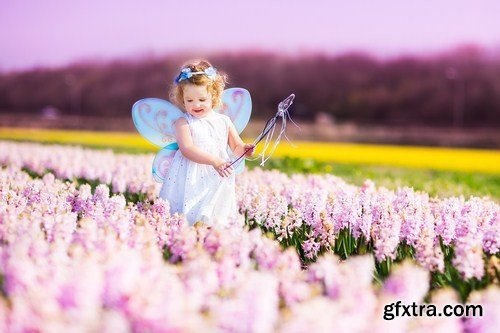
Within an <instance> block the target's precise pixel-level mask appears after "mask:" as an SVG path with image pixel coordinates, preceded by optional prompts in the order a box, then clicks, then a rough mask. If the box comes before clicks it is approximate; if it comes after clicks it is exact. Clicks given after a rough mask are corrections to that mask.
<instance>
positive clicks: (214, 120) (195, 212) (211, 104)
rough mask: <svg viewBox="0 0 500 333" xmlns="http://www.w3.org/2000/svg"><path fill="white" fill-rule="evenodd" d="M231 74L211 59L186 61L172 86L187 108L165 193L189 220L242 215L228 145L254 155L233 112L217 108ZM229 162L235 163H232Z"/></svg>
mask: <svg viewBox="0 0 500 333" xmlns="http://www.w3.org/2000/svg"><path fill="white" fill-rule="evenodd" d="M225 83H226V77H225V75H222V74H220V73H218V72H217V71H216V69H215V68H214V67H212V65H211V64H210V63H209V62H208V61H204V60H201V61H194V62H191V63H187V64H185V65H184V66H182V69H181V72H180V74H179V75H178V76H177V78H176V79H175V83H174V85H173V87H172V89H171V90H170V99H171V101H172V102H173V103H175V104H177V105H178V106H179V107H180V108H181V110H183V111H184V116H183V117H181V118H179V119H178V120H177V121H176V122H175V137H176V140H177V144H178V145H179V150H178V151H177V152H176V153H175V156H174V158H173V160H172V163H171V165H170V168H169V170H168V173H167V176H166V180H165V182H164V183H163V187H162V189H161V191H160V198H162V199H165V200H168V201H169V203H170V211H171V213H172V214H173V213H175V212H177V213H180V214H184V215H185V217H186V219H187V221H188V223H189V224H190V225H193V224H194V223H196V222H197V221H201V222H203V223H205V224H207V225H209V226H225V225H227V224H228V222H229V221H230V220H233V219H235V218H236V214H237V209H236V195H235V175H234V170H233V168H232V166H229V164H230V159H229V155H228V153H227V146H228V144H229V147H230V148H231V150H232V152H233V154H234V155H236V156H240V155H242V154H243V153H244V152H245V151H246V150H248V152H247V153H246V154H245V156H252V154H253V152H254V148H255V147H254V145H251V144H245V143H244V142H243V141H242V140H241V138H240V136H239V135H238V132H237V131H236V128H235V127H234V125H233V123H232V122H231V120H230V118H229V117H228V116H226V115H223V114H220V113H217V112H215V111H214V110H213V109H214V108H216V107H217V106H219V105H221V104H222V100H221V96H222V92H223V90H224V86H225ZM228 166H229V167H228Z"/></svg>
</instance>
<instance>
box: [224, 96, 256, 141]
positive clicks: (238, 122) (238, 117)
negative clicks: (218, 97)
mask: <svg viewBox="0 0 500 333" xmlns="http://www.w3.org/2000/svg"><path fill="white" fill-rule="evenodd" d="M217 111H218V112H219V113H222V114H225V115H227V116H228V117H229V118H231V121H232V122H233V124H234V127H236V130H237V131H238V133H241V132H243V130H244V129H245V127H246V126H247V124H248V121H249V120H250V114H251V113H252V98H251V97H250V93H249V92H248V90H246V89H243V88H230V89H226V90H224V92H223V93H222V107H221V108H219V109H218V110H217Z"/></svg>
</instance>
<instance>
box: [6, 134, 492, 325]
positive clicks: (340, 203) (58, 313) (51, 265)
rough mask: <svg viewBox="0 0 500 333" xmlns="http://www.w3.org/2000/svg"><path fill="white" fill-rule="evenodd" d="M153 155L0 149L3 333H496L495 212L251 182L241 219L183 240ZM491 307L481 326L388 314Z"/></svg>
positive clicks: (254, 177) (355, 189) (298, 181)
mask: <svg viewBox="0 0 500 333" xmlns="http://www.w3.org/2000/svg"><path fill="white" fill-rule="evenodd" d="M152 158H153V155H152V154H142V155H128V154H116V153H113V152H112V151H110V150H106V151H95V150H90V149H83V148H79V147H68V146H44V145H40V144H27V143H13V142H6V141H0V165H1V166H2V168H1V169H0V244H1V245H0V287H1V288H0V331H1V332H4V331H6V332H7V331H12V332H24V331H42V332H53V331H55V332H58V331H70V330H71V331H72V332H80V331H81V332H89V331H99V332H128V331H136V332H144V331H148V332H221V331H222V332H308V331H310V332H332V331H340V332H344V331H348V332H366V331H368V330H370V331H386V330H387V329H389V330H390V331H394V332H406V331H418V332H427V331H433V332H434V331H442V332H462V331H470V332H493V331H494V330H496V328H497V327H498V325H500V322H499V320H500V319H499V316H498V315H497V314H498V313H500V287H499V278H500V259H499V244H500V218H499V213H500V208H499V205H498V204H497V203H496V202H495V201H494V200H493V199H490V198H488V197H482V198H480V197H469V198H464V197H461V196H458V197H443V198H439V197H431V196H429V194H428V193H425V192H419V191H415V190H414V189H412V188H409V187H401V188H398V189H397V190H389V189H387V188H384V187H377V186H375V184H374V183H373V182H371V181H369V180H368V181H366V182H364V184H363V185H361V186H355V185H352V184H349V183H346V182H345V181H344V180H343V179H342V178H338V177H335V176H333V175H330V174H323V175H317V174H291V175H287V174H285V173H283V172H280V171H277V170H273V171H266V170H262V169H260V168H254V169H252V170H250V171H246V172H245V173H243V174H241V175H239V176H238V177H237V190H236V193H237V196H238V207H239V210H240V213H241V214H240V218H239V219H238V220H236V221H232V222H233V225H232V226H231V227H230V228H228V229H224V230H219V229H208V228H206V227H205V226H203V225H196V226H195V227H188V226H187V223H186V222H185V220H184V219H183V217H182V216H178V215H173V216H171V215H170V214H169V206H168V202H165V201H163V200H160V199H156V195H157V193H158V191H159V186H160V185H159V184H158V183H155V182H154V181H153V179H152V177H151V174H150V166H151V160H152ZM397 301H401V302H403V303H405V304H410V303H411V302H416V303H418V304H422V303H424V302H430V303H432V304H436V305H444V304H462V303H465V304H481V305H482V306H483V308H484V313H483V315H482V316H481V317H479V316H468V317H446V316H436V317H430V316H420V317H418V316H413V317H409V316H404V317H396V318H394V319H393V320H385V319H384V317H383V315H384V308H385V306H387V305H388V304H391V303H395V302H397Z"/></svg>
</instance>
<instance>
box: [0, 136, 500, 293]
mask: <svg viewBox="0 0 500 333" xmlns="http://www.w3.org/2000/svg"><path fill="white" fill-rule="evenodd" d="M0 151H1V153H0V163H1V164H3V165H16V166H18V167H22V168H27V169H29V170H32V171H35V172H37V173H39V174H43V173H44V172H46V171H47V170H51V171H52V172H53V173H54V174H55V175H56V177H58V178H63V179H72V178H83V179H86V180H87V181H97V182H99V183H106V184H110V186H111V188H112V191H113V192H115V193H125V194H126V195H129V196H130V194H143V195H144V196H145V197H146V198H148V199H149V200H154V198H155V197H156V195H157V193H158V189H159V185H158V184H157V183H154V182H153V179H152V177H151V174H150V165H151V159H152V158H153V156H152V155H120V154H113V153H112V152H111V151H104V152H103V151H94V150H89V149H82V148H78V147H65V146H42V145H38V144H19V143H8V142H0ZM236 193H237V198H238V205H239V209H240V212H241V213H242V214H244V216H245V218H246V222H247V224H249V225H250V226H258V227H260V228H261V229H262V230H264V231H266V232H267V231H270V232H272V233H273V234H274V235H275V237H276V238H277V239H278V240H279V241H280V242H281V243H282V244H284V245H285V246H294V247H295V248H296V249H297V252H298V253H299V255H300V257H301V259H302V261H303V262H306V263H307V262H311V261H314V260H316V258H317V257H318V256H320V255H321V254H323V253H332V252H333V253H336V254H338V255H340V256H341V257H342V258H347V257H348V256H349V255H352V254H362V253H373V254H374V255H375V258H376V260H377V271H378V273H379V274H380V275H382V276H383V275H387V274H388V272H389V270H390V268H389V267H390V265H391V263H392V261H394V260H396V261H400V260H402V259H404V258H406V257H411V258H415V259H416V260H417V262H418V263H419V264H420V265H421V266H423V267H425V268H426V269H427V270H429V271H431V272H434V274H433V283H435V284H436V283H437V284H441V285H443V284H444V285H446V284H454V285H457V284H459V283H462V281H471V282H470V283H468V284H466V285H465V286H464V288H465V289H464V288H462V289H463V290H462V291H461V296H462V298H465V297H466V296H467V293H468V291H470V289H471V284H479V285H480V286H484V285H487V284H490V283H492V282H494V281H495V279H497V275H498V271H499V263H498V258H497V257H496V256H495V255H496V254H498V253H499V244H500V220H499V211H500V209H499V206H498V204H496V203H495V202H494V201H493V200H491V199H489V198H477V197H471V198H469V199H467V200H466V199H465V198H463V197H450V198H430V197H429V195H428V194H427V193H423V192H416V191H414V190H413V189H412V188H407V187H404V188H400V189H398V190H397V191H391V190H388V189H385V188H383V187H379V188H377V187H376V186H375V184H374V183H373V182H371V181H369V180H368V181H366V182H365V184H364V185H363V186H361V187H358V186H353V185H350V184H346V183H345V182H344V181H343V180H342V179H340V178H338V177H335V176H332V175H303V174H296V175H293V176H287V175H286V174H284V173H282V172H279V171H264V170H262V169H259V168H256V169H254V170H252V171H248V172H245V173H243V174H241V175H239V176H238V177H237V191H236ZM381 263H382V265H381ZM455 273H456V274H455ZM472 280H480V281H479V283H476V282H474V281H472Z"/></svg>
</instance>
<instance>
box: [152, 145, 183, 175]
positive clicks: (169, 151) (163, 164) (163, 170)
mask: <svg viewBox="0 0 500 333" xmlns="http://www.w3.org/2000/svg"><path fill="white" fill-rule="evenodd" d="M177 149H179V146H177V143H173V144H170V145H168V146H165V147H163V148H162V149H161V150H160V151H159V152H158V153H157V154H156V156H155V159H154V160H153V170H152V171H153V177H154V179H155V180H156V181H157V182H158V183H163V182H165V180H166V177H167V172H168V169H169V168H170V165H171V164H172V160H173V159H174V155H175V152H176V151H177Z"/></svg>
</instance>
